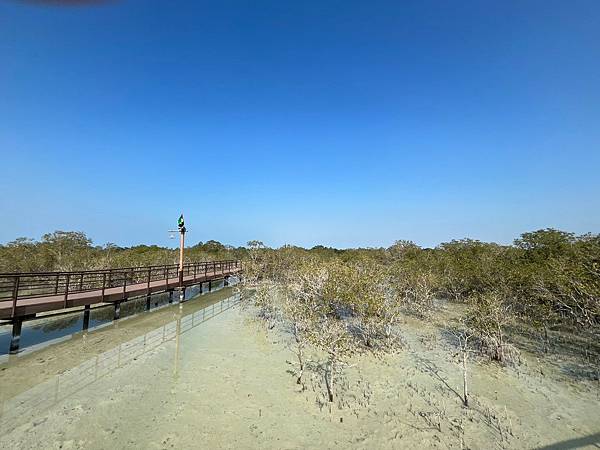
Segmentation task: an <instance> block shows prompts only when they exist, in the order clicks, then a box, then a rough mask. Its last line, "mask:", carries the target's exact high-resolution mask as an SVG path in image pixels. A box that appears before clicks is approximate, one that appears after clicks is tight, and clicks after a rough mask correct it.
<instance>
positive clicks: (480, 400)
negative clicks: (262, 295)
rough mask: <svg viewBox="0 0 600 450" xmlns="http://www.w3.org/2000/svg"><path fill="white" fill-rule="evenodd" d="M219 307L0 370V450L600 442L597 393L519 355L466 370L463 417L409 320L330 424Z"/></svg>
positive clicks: (244, 322) (149, 320)
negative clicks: (398, 347) (396, 343)
mask: <svg viewBox="0 0 600 450" xmlns="http://www.w3.org/2000/svg"><path fill="white" fill-rule="evenodd" d="M217 294H218V295H219V296H220V297H218V298H216V297H214V298H212V300H210V301H209V300H208V299H205V300H203V301H202V302H195V301H192V302H188V303H185V304H184V305H183V310H180V309H179V306H178V305H173V306H171V307H168V308H163V309H161V310H159V311H156V312H153V313H149V314H144V315H141V316H139V317H134V318H131V319H129V320H126V321H123V322H121V323H118V324H117V325H116V326H109V327H104V328H102V329H100V330H96V331H94V332H90V333H88V334H87V336H86V337H85V338H84V337H83V336H82V335H79V336H77V337H74V338H73V339H72V340H70V341H69V342H62V343H59V344H56V345H52V346H49V347H47V348H45V349H42V350H39V351H37V352H35V353H31V354H28V355H26V356H24V357H22V358H17V359H16V360H14V359H13V360H11V361H10V362H9V363H5V364H2V365H0V393H1V396H0V400H1V402H2V404H1V406H0V407H1V408H2V409H1V411H2V413H1V416H0V448H6V449H16V448H23V449H30V448H31V449H33V448H36V449H37V448H63V449H67V448H90V449H101V448H150V449H170V448H174V449H183V448H306V447H309V448H348V447H353V448H405V447H407V448H409V447H413V448H461V446H462V448H473V449H475V448H481V449H490V448H538V447H543V446H547V445H551V444H556V443H560V442H563V443H564V442H565V441H569V440H571V439H581V438H584V439H585V438H587V439H588V440H591V441H593V440H594V439H595V440H596V441H599V442H600V397H599V394H600V390H599V389H598V388H597V385H595V384H594V383H592V382H583V381H579V382H570V381H569V380H568V379H567V378H564V377H563V376H561V375H560V374H559V373H558V372H557V369H556V366H555V365H550V364H547V365H546V364H545V363H543V362H539V361H537V360H536V359H535V357H533V356H528V355H526V354H524V355H523V357H524V364H523V365H521V366H520V367H519V368H517V369H515V368H500V367H498V366H496V365H492V364H472V370H471V386H472V387H471V390H472V393H473V396H472V407H471V408H469V409H465V408H463V407H462V406H461V402H460V398H459V396H458V395H457V393H460V392H461V389H462V387H460V388H459V386H462V384H461V383H462V373H461V370H460V368H459V367H458V365H457V364H456V363H455V362H454V360H453V358H452V349H451V347H450V344H448V343H447V342H446V341H445V340H444V339H443V337H442V334H441V332H440V330H439V329H438V328H436V326H435V325H432V322H431V321H430V322H423V321H419V320H416V319H410V318H407V319H406V323H405V324H404V326H403V334H404V338H405V341H406V345H405V349H404V350H403V351H402V352H400V353H399V354H397V355H391V356H387V357H385V358H382V359H374V358H372V357H361V358H357V359H355V360H353V361H352V364H353V367H351V368H348V369H347V370H346V372H345V373H346V377H345V381H344V382H343V383H342V385H343V386H344V387H345V389H344V392H343V393H340V396H339V397H338V399H337V401H336V402H335V404H334V406H333V408H331V410H330V408H329V407H328V406H327V405H325V406H324V407H323V405H322V404H320V401H321V400H322V397H323V393H322V385H321V381H320V377H319V376H318V375H313V376H311V375H310V374H309V375H308V376H307V378H306V380H307V383H306V384H307V389H306V390H304V391H302V390H301V388H300V387H299V386H298V385H296V384H295V378H294V377H293V376H292V375H291V374H290V373H288V370H290V369H291V366H290V365H289V364H287V363H286V361H287V360H291V359H293V354H292V353H291V352H290V350H289V348H288V337H287V336H286V335H285V334H284V333H283V332H282V331H281V330H277V329H275V330H271V331H266V330H265V328H264V327H263V326H262V325H261V324H258V323H256V322H255V321H254V320H252V315H251V313H250V312H249V311H248V310H245V309H241V308H240V307H239V306H236V305H235V303H236V299H235V298H231V297H229V296H230V295H231V290H229V289H227V290H223V291H220V292H219V293H216V294H210V295H217ZM224 299H225V300H224ZM210 302H213V304H214V306H213V305H210ZM206 306H208V307H206ZM211 308H212V310H211ZM209 311H212V312H210V313H209ZM192 319H194V322H193V323H192ZM540 369H541V370H540ZM542 372H544V375H542ZM455 391H456V392H455ZM594 435H596V437H593V436H594ZM590 436H592V438H589V437H590ZM582 442H583V443H585V441H580V442H579V443H582ZM563 448H569V447H563ZM571 448H574V447H571ZM580 448H581V447H580ZM589 448H597V447H593V446H592V445H591V444H590V445H589Z"/></svg>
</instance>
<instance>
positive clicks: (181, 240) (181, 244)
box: [179, 227, 185, 287]
mask: <svg viewBox="0 0 600 450" xmlns="http://www.w3.org/2000/svg"><path fill="white" fill-rule="evenodd" d="M184 245H185V227H182V228H181V229H180V230H179V287H181V286H182V285H183V248H184Z"/></svg>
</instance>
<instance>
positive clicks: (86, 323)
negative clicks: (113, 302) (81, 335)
mask: <svg viewBox="0 0 600 450" xmlns="http://www.w3.org/2000/svg"><path fill="white" fill-rule="evenodd" d="M89 327H90V305H85V307H84V309H83V331H87V329H88V328H89Z"/></svg>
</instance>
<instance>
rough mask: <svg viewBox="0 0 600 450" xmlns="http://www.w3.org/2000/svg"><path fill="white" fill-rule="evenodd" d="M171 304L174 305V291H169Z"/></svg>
mask: <svg viewBox="0 0 600 450" xmlns="http://www.w3.org/2000/svg"><path fill="white" fill-rule="evenodd" d="M169 303H173V289H171V290H170V291H169Z"/></svg>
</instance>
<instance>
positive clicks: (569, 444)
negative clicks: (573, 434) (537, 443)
mask: <svg viewBox="0 0 600 450" xmlns="http://www.w3.org/2000/svg"><path fill="white" fill-rule="evenodd" d="M587 445H590V446H592V447H596V448H600V433H596V434H591V435H589V436H586V437H582V438H577V439H569V440H568V441H562V442H556V443H554V444H550V445H546V446H545V447H538V449H537V450H567V449H571V448H581V447H585V446H587Z"/></svg>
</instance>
